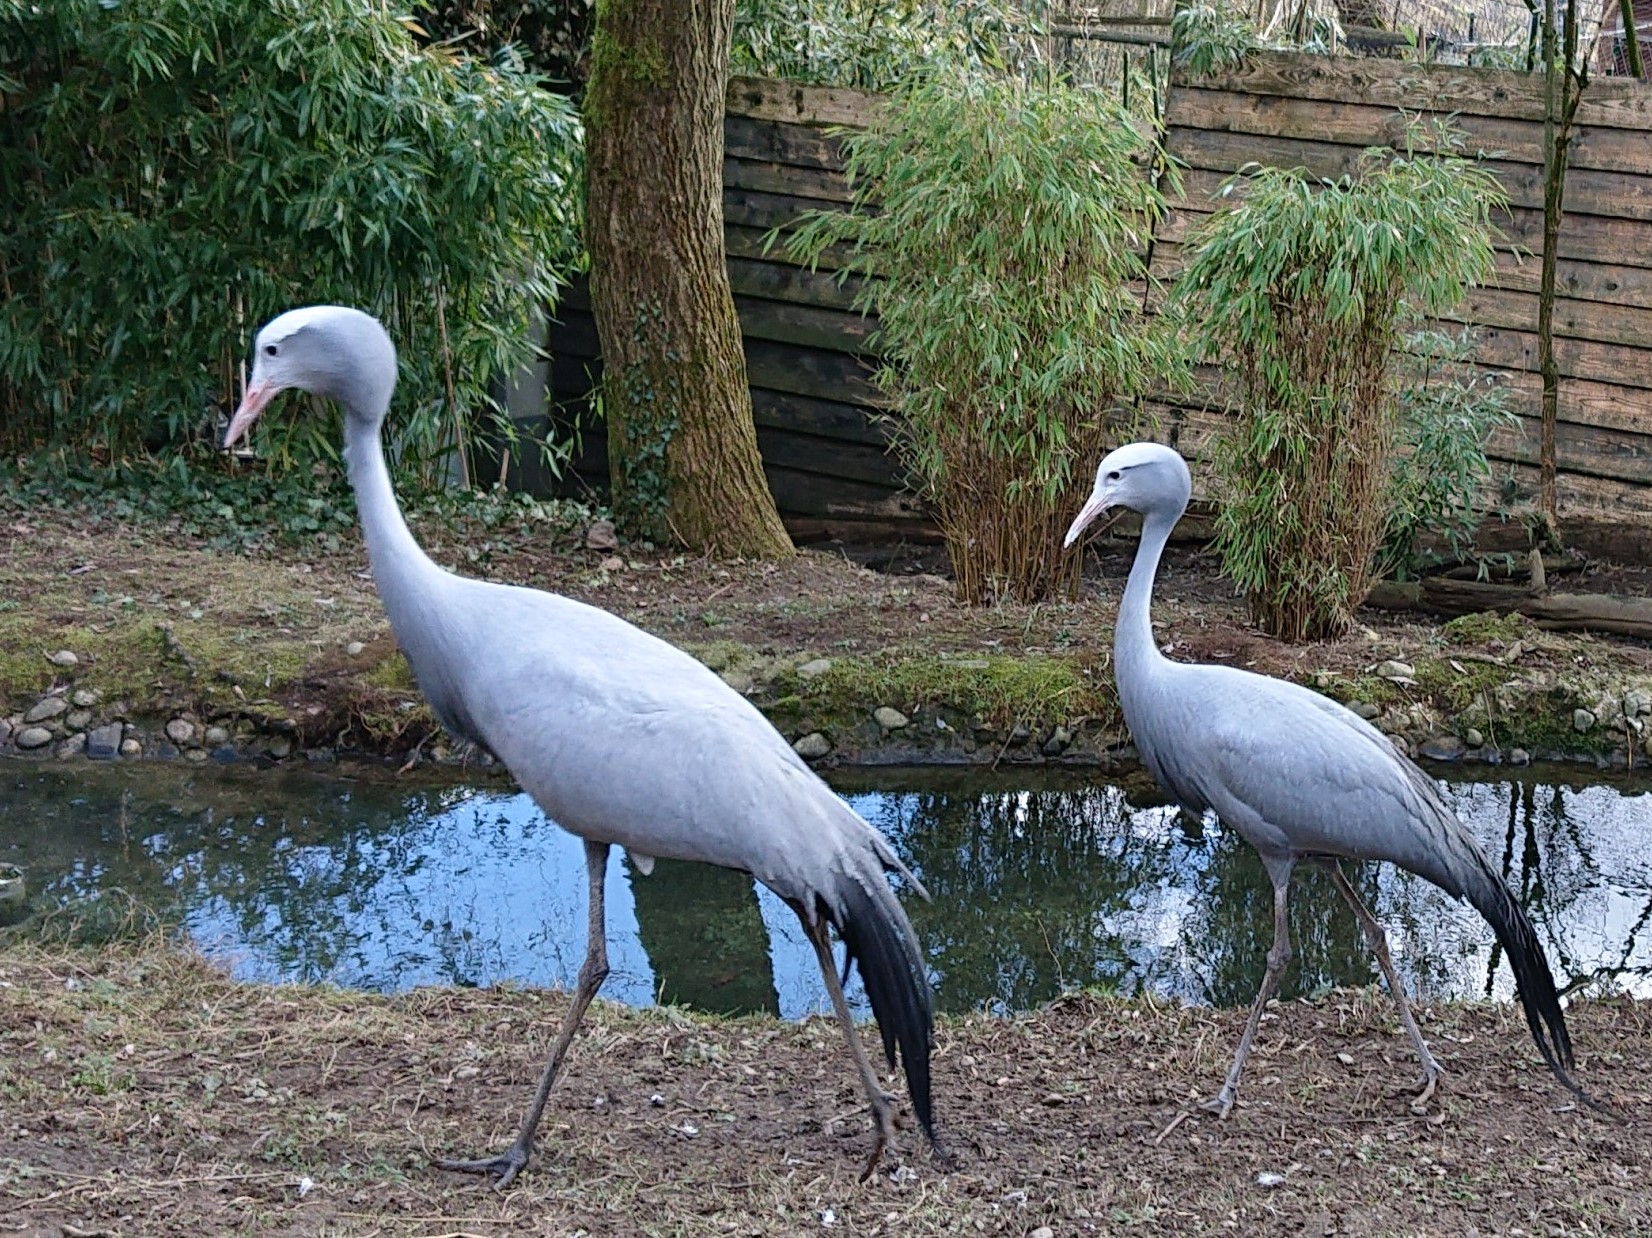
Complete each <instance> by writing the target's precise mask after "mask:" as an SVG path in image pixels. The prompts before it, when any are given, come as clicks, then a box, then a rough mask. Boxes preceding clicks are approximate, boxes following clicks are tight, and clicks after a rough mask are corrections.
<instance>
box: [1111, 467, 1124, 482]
mask: <svg viewBox="0 0 1652 1238" xmlns="http://www.w3.org/2000/svg"><path fill="white" fill-rule="evenodd" d="M1123 476H1124V474H1123V473H1121V472H1119V471H1118V470H1117V469H1114V470H1113V471H1112V472H1111V473H1109V474H1107V480H1108V481H1117V480H1118V479H1119V478H1121V477H1123Z"/></svg>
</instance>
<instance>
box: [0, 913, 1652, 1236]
mask: <svg viewBox="0 0 1652 1238" xmlns="http://www.w3.org/2000/svg"><path fill="white" fill-rule="evenodd" d="M0 993H3V995H4V996H3V999H0V1114H3V1117H0V1231H4V1232H15V1233H22V1234H28V1235H48V1234H49V1235H54V1236H55V1235H58V1234H60V1233H67V1234H78V1233H89V1232H96V1233H109V1234H163V1233H164V1234H295V1235H296V1234H336V1235H372V1234H423V1235H437V1234H446V1235H458V1234H474V1235H487V1236H492V1235H502V1234H507V1233H508V1234H515V1233H534V1234H575V1233H581V1232H583V1233H587V1234H619V1235H630V1234H649V1235H673V1234H721V1233H728V1234H798V1233H822V1234H867V1235H870V1234H902V1235H918V1236H922V1235H929V1234H935V1235H940V1234H958V1233H1013V1234H1029V1233H1033V1232H1035V1231H1037V1230H1038V1229H1039V1228H1040V1227H1048V1229H1049V1231H1050V1232H1051V1233H1052V1234H1055V1235H1085V1234H1112V1233H1129V1232H1141V1233H1152V1234H1194V1233H1199V1234H1206V1233H1219V1232H1233V1233H1288V1234H1300V1233H1309V1234H1331V1233H1336V1234H1357V1235H1379V1234H1395V1235H1398V1234H1405V1235H1418V1234H1466V1233H1474V1232H1478V1233H1481V1234H1491V1233H1498V1234H1505V1233H1506V1234H1517V1233H1524V1234H1568V1235H1578V1234H1613V1235H1623V1234H1636V1233H1652V1197H1649V1196H1648V1194H1647V1192H1646V1190H1645V1183H1646V1181H1647V1177H1648V1172H1649V1170H1652V1126H1649V1122H1652V1006H1649V1005H1647V1004H1645V1003H1641V1004H1636V1003H1631V1002H1627V1001H1599V1002H1585V1003H1579V1004H1577V1005H1574V1007H1573V1008H1572V1014H1571V1018H1572V1022H1573V1026H1574V1034H1575V1037H1576V1040H1577V1043H1578V1045H1579V1051H1580V1054H1581V1058H1582V1060H1581V1064H1580V1075H1581V1077H1582V1078H1583V1079H1584V1080H1586V1081H1587V1083H1588V1084H1589V1085H1590V1086H1591V1087H1593V1088H1594V1089H1596V1090H1597V1092H1599V1093H1600V1094H1602V1095H1603V1096H1606V1097H1607V1098H1609V1099H1610V1100H1612V1101H1613V1102H1614V1103H1615V1104H1617V1105H1619V1106H1620V1107H1622V1109H1623V1111H1624V1112H1625V1113H1626V1114H1628V1115H1629V1121H1628V1122H1627V1123H1625V1124H1615V1123H1609V1122H1606V1121H1603V1120H1601V1119H1600V1118H1598V1117H1596V1116H1594V1115H1592V1114H1590V1113H1588V1112H1580V1111H1579V1110H1577V1109H1576V1108H1575V1107H1573V1106H1571V1105H1568V1104H1566V1103H1565V1101H1566V1098H1565V1096H1564V1094H1563V1093H1561V1092H1560V1091H1559V1090H1558V1089H1557V1088H1555V1087H1554V1086H1553V1085H1552V1084H1551V1082H1550V1081H1549V1078H1548V1076H1547V1074H1546V1072H1545V1071H1544V1070H1543V1068H1542V1067H1541V1065H1540V1064H1539V1063H1538V1062H1537V1060H1536V1058H1535V1054H1534V1053H1533V1051H1532V1049H1531V1046H1530V1044H1529V1043H1528V1041H1527V1039H1526V1036H1525V1033H1524V1029H1523V1027H1522V1026H1521V1024H1520V1021H1519V1019H1518V1016H1516V1015H1514V1014H1513V1013H1512V1012H1511V1011H1510V1010H1508V1009H1507V1008H1502V1007H1494V1006H1489V1005H1474V1004H1469V1005H1461V1006H1442V1007H1435V1008H1432V1009H1429V1010H1427V1011H1426V1012H1425V1014H1424V1020H1425V1021H1424V1027H1425V1031H1426V1033H1427V1034H1428V1035H1429V1037H1430V1039H1431V1041H1432V1043H1433V1045H1434V1047H1435V1050H1436V1053H1437V1054H1438V1055H1439V1056H1440V1058H1441V1060H1442V1064H1443V1065H1444V1066H1445V1067H1446V1069H1447V1071H1448V1075H1447V1083H1446V1087H1445V1089H1444V1092H1443V1094H1442V1096H1441V1098H1440V1100H1439V1102H1438V1103H1437V1105H1436V1106H1435V1107H1433V1108H1432V1109H1431V1110H1430V1112H1428V1113H1427V1114H1425V1115H1421V1116H1419V1115H1415V1114H1413V1113H1411V1111H1410V1110H1409V1108H1408V1107H1407V1105H1406V1103H1405V1102H1404V1100H1403V1098H1399V1099H1397V1098H1394V1097H1392V1096H1391V1095H1390V1091H1391V1090H1392V1089H1395V1088H1397V1087H1399V1086H1400V1085H1403V1084H1406V1083H1408V1082H1409V1081H1410V1080H1411V1078H1412V1075H1413V1071H1414V1065H1413V1063H1412V1061H1411V1060H1410V1058H1409V1056H1408V1053H1407V1051H1406V1047H1405V1042H1404V1039H1403V1036H1401V1035H1400V1034H1399V1032H1398V1029H1397V1027H1396V1026H1395V1024H1394V1021H1393V1018H1392V1012H1391V1008H1390V1007H1389V1005H1388V1004H1387V1002H1386V1000H1384V999H1380V998H1377V997H1376V996H1375V995H1374V994H1373V993H1370V992H1364V991H1362V992H1341V993H1337V994H1333V995H1332V996H1330V997H1328V998H1326V999H1324V1000H1321V1001H1318V1002H1314V1003H1311V1004H1308V1003H1302V1004H1290V1005H1286V1006H1283V1007H1281V1008H1279V1010H1278V1011H1277V1012H1276V1013H1275V1014H1274V1015H1273V1016H1272V1017H1270V1018H1269V1020H1268V1021H1267V1022H1266V1024H1265V1025H1264V1030H1263V1033H1262V1036H1261V1037H1260V1039H1259V1042H1258V1048H1257V1053H1256V1056H1255V1057H1254V1058H1253V1061H1252V1069H1251V1072H1250V1074H1249V1076H1248V1078H1247V1085H1246V1088H1245V1090H1244V1092H1243V1093H1242V1095H1241V1105H1240V1107H1239V1109H1238V1110H1236V1112H1235V1114H1234V1117H1233V1118H1232V1119H1231V1120H1230V1121H1228V1122H1226V1123H1217V1122H1215V1121H1214V1120H1212V1119H1210V1118H1208V1117H1206V1116H1203V1115H1198V1116H1194V1115H1193V1114H1192V1113H1191V1110H1190V1106H1189V1102H1190V1101H1192V1100H1194V1099H1195V1098H1197V1097H1199V1096H1200V1095H1202V1094H1204V1093H1206V1092H1207V1091H1209V1090H1212V1089H1213V1088H1214V1086H1215V1084H1216V1082H1217V1080H1218V1078H1219V1075H1220V1073H1221V1070H1222V1069H1223V1067H1224V1065H1225V1062H1226V1058H1227V1055H1228V1053H1229V1052H1230V1051H1231V1049H1232V1046H1233V1041H1234V1036H1235V1035H1236V1033H1237V1030H1238V1025H1239V1021H1240V1018H1241V1013H1240V1012H1227V1011H1210V1010H1198V1009H1186V1008H1182V1007H1179V1006H1174V1005H1165V1004H1163V1003H1154V1002H1146V1001H1140V1002H1132V1001H1121V1000H1113V999H1099V998H1092V997H1074V998H1070V999H1066V1000H1062V1001H1059V1002H1057V1003H1055V1004H1054V1005H1052V1006H1051V1007H1049V1008H1047V1009H1045V1010H1042V1011H1038V1012H1035V1013H1031V1014H1027V1015H1023V1016H1017V1017H1014V1018H988V1017H984V1016H976V1017H970V1018H964V1019H948V1020H943V1021H942V1023H941V1025H940V1028H939V1031H938V1035H937V1044H936V1056H935V1071H936V1094H937V1107H938V1113H939V1119H940V1122H941V1123H942V1127H943V1131H944V1133H945V1136H946V1138H947V1139H948V1141H949V1143H950V1144H951V1147H952V1150H953V1153H954V1156H955V1160H956V1164H955V1165H954V1167H952V1168H951V1169H950V1170H948V1169H946V1168H944V1167H943V1166H941V1165H940V1164H938V1163H937V1162H936V1161H935V1160H934V1159H933V1158H932V1157H931V1156H930V1155H929V1154H928V1153H927V1152H926V1151H924V1150H923V1149H922V1148H921V1146H920V1143H919V1140H918V1138H917V1136H916V1135H915V1134H914V1133H913V1132H912V1131H910V1130H907V1131H905V1132H904V1133H903V1135H902V1138H901V1139H900V1141H899V1147H898V1150H897V1153H896V1155H895V1156H894V1157H893V1158H892V1159H891V1161H890V1162H889V1163H888V1164H887V1165H886V1167H885V1169H884V1170H883V1171H882V1172H880V1173H879V1174H878V1175H876V1176H875V1177H874V1178H873V1179H872V1180H871V1181H870V1182H868V1183H867V1184H865V1185H861V1184H859V1183H857V1182H856V1175H857V1172H858V1169H859V1165H860V1159H861V1156H862V1154H863V1152H864V1149H865V1146H866V1117H865V1114H864V1112H863V1111H862V1109H861V1107H860V1106H859V1104H858V1102H857V1092H856V1090H855V1085H854V1081H853V1077H852V1075H853V1072H852V1068H851V1067H850V1065H849V1063H848V1060H847V1057H846V1054H845V1053H844V1051H843V1049H842V1047H841V1043H840V1041H839V1038H838V1035H837V1032H836V1030H835V1028H834V1027H833V1026H832V1025H831V1024H830V1023H828V1022H825V1021H823V1020H818V1019H815V1020H809V1021H806V1022H804V1023H801V1024H785V1023H781V1022H778V1021H775V1020H772V1019H767V1018H752V1019H742V1020H725V1021H714V1020H709V1019H703V1018H699V1017H695V1016H691V1015H687V1014H684V1013H682V1012H680V1011H675V1010H670V1009H658V1010H648V1011H633V1010H629V1009H626V1008H624V1007H620V1006H616V1005H609V1004H603V1003H599V1005H598V1006H597V1007H596V1008H595V1009H594V1010H593V1011H592V1016H591V1018H590V1019H589V1020H588V1022H587V1025H586V1031H585V1033H584V1034H583V1035H582V1037H581V1039H580V1040H579V1042H578V1043H577V1045H576V1047H575V1053H574V1056H573V1058H572V1059H571V1065H570V1072H569V1074H568V1076H567V1077H566V1079H565V1081H564V1084H563V1086H561V1087H560V1088H559V1089H558V1091H557V1092H556V1094H555V1095H554V1097H553V1100H552V1102H551V1106H550V1109H549V1110H548V1111H547V1114H546V1118H545V1122H544V1125H543V1127H542V1128H541V1140H540V1151H539V1154H538V1156H537V1157H536V1160H535V1162H534V1164H533V1166H532V1167H531V1169H530V1171H529V1173H528V1174H527V1175H526V1176H525V1177H524V1178H522V1179H521V1180H520V1181H519V1183H518V1184H517V1185H516V1186H514V1187H513V1188H512V1189H511V1190H510V1191H508V1192H505V1193H503V1194H499V1193H496V1192H494V1191H492V1190H488V1189H485V1188H482V1187H480V1186H478V1185H477V1184H476V1183H474V1182H472V1181H469V1180H466V1179H463V1178H460V1177H457V1176H454V1175H448V1174H443V1173H440V1172H437V1171H435V1170H433V1169H431V1168H430V1167H429V1159H430V1158H431V1157H432V1156H445V1155H456V1154H469V1153H473V1152H477V1151H481V1150H493V1149H494V1148H495V1147H496V1146H499V1145H502V1144H503V1143H504V1142H506V1141H508V1139H509V1138H510V1136H511V1134H512V1133H513V1130H514V1124H515V1122H516V1120H517V1118H518V1116H519V1114H520V1111H521V1108H522V1106H523V1104H524V1103H525V1101H526V1099H527V1094H528V1092H529V1090H530V1088H531V1085H532V1082H533V1080H534V1078H535V1077H536V1076H537V1073H538V1069H539V1059H540V1054H541V1053H542V1052H543V1051H544V1049H545V1046H546V1044H547V1043H548V1039H549V1037H550V1035H551V1034H552V1032H553V1030H554V1025H555V1021H556V1019H557V1018H558V1017H559V1015H560V1013H561V1010H562V1008H563V997H562V995H560V994H557V993H552V992H544V991H537V990H512V989H498V990H487V991H466V990H420V991H416V992H413V993H408V994H405V995H401V996H397V997H388V998H387V997H377V996H371V995H365V994H360V993H352V992H344V991H339V990H334V989H327V988H306V987H281V988H273V987H264V986H257V985H245V984H237V983H233V982H231V981H230V980H228V979H227V978H225V976H223V975H222V974H221V973H219V972H218V971H216V970H214V969H213V968H212V967H211V966H209V965H208V964H206V963H205V962H203V961H201V960H200V959H199V958H198V957H196V956H193V955H191V954H187V953H182V952H179V951H177V950H174V949H172V948H169V947H166V946H164V945H163V944H160V943H159V942H158V941H155V940H151V941H150V942H148V943H147V944H144V945H140V946H110V947H105V948H103V949H102V950H99V951H95V952H94V951H90V950H84V949H71V948H53V947H42V946H39V945H29V946H12V947H11V948H9V949H8V950H7V952H6V953H4V954H0ZM1259 1175H1278V1177H1279V1181H1278V1182H1277V1183H1276V1184H1275V1185H1272V1186H1269V1185H1264V1183H1265V1182H1271V1181H1273V1180H1272V1179H1271V1178H1261V1177H1259Z"/></svg>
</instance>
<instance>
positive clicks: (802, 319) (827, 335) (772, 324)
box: [734, 296, 878, 354]
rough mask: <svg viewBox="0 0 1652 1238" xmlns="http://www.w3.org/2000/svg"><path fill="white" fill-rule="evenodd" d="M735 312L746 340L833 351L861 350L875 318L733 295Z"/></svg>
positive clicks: (848, 351) (843, 311)
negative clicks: (738, 316)
mask: <svg viewBox="0 0 1652 1238" xmlns="http://www.w3.org/2000/svg"><path fill="white" fill-rule="evenodd" d="M734 309H735V312H736V313H738V314H739V315H740V329H741V331H742V332H743V333H744V335H745V337H746V340H747V342H748V344H749V343H750V342H751V341H754V340H768V341H773V342H775V343H778V344H796V345H802V346H805V347H808V348H818V349H827V350H830V351H833V352H846V353H856V354H858V353H863V352H865V351H866V341H867V337H868V336H870V335H871V334H872V332H873V331H875V330H876V329H877V325H878V324H877V319H875V318H868V317H866V316H865V315H863V314H856V313H852V312H850V311H847V310H839V309H821V308H819V307H816V306H812V305H795V304H791V303H789V302H786V301H769V300H765V299H764V298H761V297H745V296H736V297H735V298H734Z"/></svg>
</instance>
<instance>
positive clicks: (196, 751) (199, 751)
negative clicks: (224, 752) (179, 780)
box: [184, 748, 207, 764]
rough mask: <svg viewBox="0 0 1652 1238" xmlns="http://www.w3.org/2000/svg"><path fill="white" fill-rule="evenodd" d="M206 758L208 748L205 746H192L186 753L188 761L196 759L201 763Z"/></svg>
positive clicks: (185, 757) (185, 756)
mask: <svg viewBox="0 0 1652 1238" xmlns="http://www.w3.org/2000/svg"><path fill="white" fill-rule="evenodd" d="M206 759H207V754H206V749H204V748H191V749H189V751H187V752H185V753H184V760H186V761H194V762H196V763H197V764H199V763H200V762H202V761H205V760H206Z"/></svg>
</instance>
